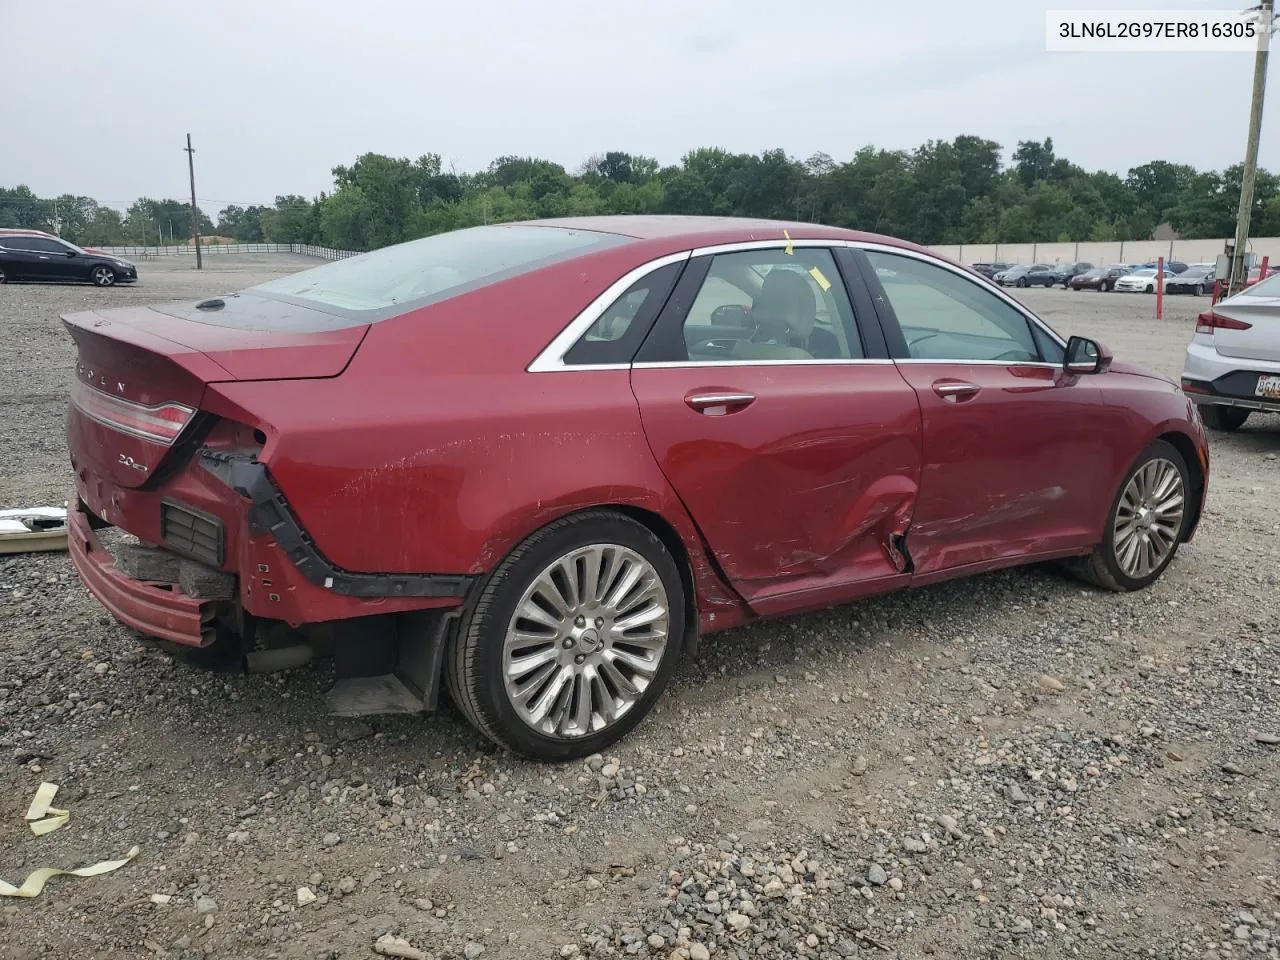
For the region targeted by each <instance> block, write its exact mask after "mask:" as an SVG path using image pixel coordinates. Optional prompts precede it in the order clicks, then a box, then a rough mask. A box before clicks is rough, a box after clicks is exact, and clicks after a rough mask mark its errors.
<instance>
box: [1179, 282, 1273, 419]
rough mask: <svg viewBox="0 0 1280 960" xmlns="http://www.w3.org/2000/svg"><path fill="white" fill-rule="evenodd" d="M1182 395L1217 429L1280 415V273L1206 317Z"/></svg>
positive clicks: (1191, 346) (1190, 356) (1221, 303)
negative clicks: (1259, 415) (1254, 416)
mask: <svg viewBox="0 0 1280 960" xmlns="http://www.w3.org/2000/svg"><path fill="white" fill-rule="evenodd" d="M1182 390H1183V392H1184V393H1186V394H1187V396H1188V397H1190V398H1191V399H1192V400H1194V401H1195V403H1196V405H1197V407H1199V409H1200V416H1201V417H1202V418H1203V420H1204V422H1205V426H1207V427H1210V428H1212V429H1215V430H1236V429H1238V428H1239V427H1240V426H1242V425H1243V424H1244V422H1245V420H1247V419H1248V418H1249V414H1250V413H1252V412H1253V411H1255V410H1263V411H1267V412H1270V413H1280V274H1276V275H1275V276H1271V277H1268V278H1267V279H1266V280H1263V281H1261V282H1260V283H1255V284H1254V285H1253V286H1251V287H1246V288H1245V289H1244V290H1241V291H1240V292H1239V293H1237V294H1236V295H1235V296H1233V297H1227V298H1226V299H1225V300H1221V301H1219V302H1218V303H1217V304H1215V305H1214V306H1213V307H1211V308H1210V309H1208V310H1206V311H1205V312H1204V313H1202V314H1200V316H1199V318H1198V319H1197V320H1196V332H1195V334H1194V335H1193V336H1192V338H1191V343H1190V344H1189V345H1188V346H1187V359H1186V364H1185V366H1184V367H1183V370H1182Z"/></svg>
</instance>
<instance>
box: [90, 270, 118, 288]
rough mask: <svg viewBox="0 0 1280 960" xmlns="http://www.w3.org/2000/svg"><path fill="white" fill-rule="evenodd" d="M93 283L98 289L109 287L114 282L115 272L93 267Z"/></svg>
mask: <svg viewBox="0 0 1280 960" xmlns="http://www.w3.org/2000/svg"><path fill="white" fill-rule="evenodd" d="M93 282H94V283H96V284H97V285H98V286H100V287H109V286H111V285H112V284H113V283H115V282H116V272H115V271H114V270H112V269H111V268H110V267H101V266H99V267H94V268H93Z"/></svg>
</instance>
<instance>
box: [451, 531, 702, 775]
mask: <svg viewBox="0 0 1280 960" xmlns="http://www.w3.org/2000/svg"><path fill="white" fill-rule="evenodd" d="M684 630H685V590H684V582H683V580H682V578H681V575H680V571H679V569H678V568H677V566H676V562H675V560H674V559H673V558H672V556H671V554H670V552H669V551H668V550H667V548H666V547H665V546H664V545H663V543H662V541H661V540H660V539H659V538H658V537H657V536H655V535H654V534H653V532H652V531H650V530H649V529H648V528H647V527H645V526H643V525H641V524H640V523H637V522H636V521H634V520H631V519H630V518H628V517H624V516H622V515H620V514H616V513H613V512H611V511H605V510H592V511H588V512H585V513H581V514H576V515H574V516H571V517H566V518H564V519H561V520H557V521H556V522H554V523H552V524H550V525H548V526H546V527H544V528H543V529H542V530H539V531H537V532H536V533H534V534H532V535H531V536H530V537H529V538H528V539H526V540H525V541H524V542H522V543H521V544H520V545H519V546H517V547H516V548H515V549H514V550H513V551H512V552H511V553H510V554H509V555H508V556H507V558H506V559H505V560H503V561H502V563H501V564H500V565H499V566H498V567H497V569H496V570H494V572H493V573H492V574H490V576H489V577H488V579H487V581H486V582H485V584H484V586H483V588H482V590H481V592H480V594H479V596H478V598H477V599H476V601H475V604H474V606H473V607H472V609H471V610H470V612H469V613H467V614H466V615H465V616H464V617H463V619H462V621H461V622H460V623H459V625H458V631H457V634H456V635H455V637H454V638H453V640H452V641H451V643H450V649H449V653H448V659H447V660H446V663H445V681H446V684H447V686H448V689H449V694H450V696H451V697H452V699H453V701H454V703H455V704H457V705H458V707H459V709H460V710H461V711H462V712H463V714H464V715H465V716H466V717H467V719H468V720H469V721H470V722H471V724H472V725H473V726H474V727H475V728H476V729H477V730H479V731H480V732H481V733H483V734H484V735H485V736H487V737H489V738H490V739H491V740H493V741H495V742H496V743H498V744H500V745H502V746H504V747H506V748H507V749H509V750H511V751H513V752H515V753H517V754H521V755H523V756H526V757H530V758H532V759H536V760H546V761H554V762H563V761H569V760H575V759H580V758H582V757H585V756H589V755H590V754H592V753H598V752H600V751H602V750H604V749H606V748H607V747H609V746H610V745H611V744H613V743H615V742H617V741H618V740H620V739H621V738H622V737H624V736H625V735H626V734H627V733H628V732H630V731H631V729H632V728H634V727H635V726H636V725H637V724H638V723H640V721H641V720H642V719H644V717H645V715H646V714H647V713H648V712H649V710H650V709H651V708H652V707H653V704H654V702H655V701H656V700H657V699H658V697H659V695H660V694H661V693H662V690H663V688H664V687H665V686H666V684H667V682H668V680H669V679H670V676H671V673H672V671H673V670H674V669H675V666H676V663H677V662H678V661H679V659H680V654H681V651H682V647H683V638H684Z"/></svg>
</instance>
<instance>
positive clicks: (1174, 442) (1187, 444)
mask: <svg viewBox="0 0 1280 960" xmlns="http://www.w3.org/2000/svg"><path fill="white" fill-rule="evenodd" d="M1156 439H1158V440H1163V441H1164V442H1165V443H1167V444H1169V445H1170V446H1172V447H1173V448H1174V449H1175V450H1177V451H1178V453H1180V454H1182V459H1183V460H1185V461H1186V464H1187V473H1188V474H1190V476H1191V487H1192V490H1193V491H1194V496H1193V498H1192V501H1191V503H1190V504H1188V506H1189V507H1190V509H1189V510H1188V511H1187V514H1186V522H1185V524H1184V526H1183V530H1184V535H1186V533H1189V532H1190V531H1193V530H1195V528H1196V525H1197V524H1198V523H1199V522H1200V501H1201V495H1202V494H1203V492H1204V466H1203V464H1201V463H1200V455H1199V454H1198V453H1197V452H1196V445H1195V443H1194V442H1193V441H1192V439H1191V438H1190V437H1188V436H1187V435H1186V434H1185V433H1180V432H1178V431H1177V430H1174V431H1171V432H1169V433H1162V434H1160V436H1159V437H1157V438H1156Z"/></svg>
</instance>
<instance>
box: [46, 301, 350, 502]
mask: <svg viewBox="0 0 1280 960" xmlns="http://www.w3.org/2000/svg"><path fill="white" fill-rule="evenodd" d="M62 321H63V323H64V325H65V326H66V328H67V331H68V332H69V333H70V335H71V338H72V340H73V341H74V342H75V345H76V367H75V378H74V382H73V384H72V390H71V406H70V410H69V412H68V421H67V443H68V447H69V448H70V452H71V460H72V466H73V467H74V469H75V470H76V471H77V473H78V474H80V475H81V476H82V477H83V478H87V476H88V473H87V471H88V470H90V469H91V470H92V472H93V473H94V474H95V475H96V476H98V477H99V478H102V479H109V480H110V481H112V482H114V483H116V484H118V485H120V486H124V487H139V486H142V485H143V484H144V483H146V482H147V480H148V479H149V478H150V477H152V476H154V475H155V473H156V471H157V470H158V469H159V468H160V467H161V465H162V464H163V463H164V462H165V461H166V459H167V458H169V457H170V456H171V454H172V453H174V452H175V450H176V449H177V448H178V447H180V446H181V445H182V436H183V434H184V432H189V429H191V428H194V425H195V423H196V421H197V419H198V417H199V411H200V402H201V399H202V397H203V396H204V390H205V386H206V385H207V384H211V383H220V382H223V383H225V382H227V381H234V380H285V379H288V380H297V379H313V378H325V377H335V376H337V375H338V374H340V373H341V372H342V371H343V370H344V369H346V366H347V364H348V363H349V362H350V360H351V358H352V357H353V356H354V355H355V352H356V349H357V348H358V347H359V346H360V342H361V340H363V338H364V335H365V333H366V332H367V331H368V328H369V325H368V324H351V323H350V321H346V320H344V319H342V318H338V317H334V316H332V315H329V314H324V313H321V312H319V311H316V310H311V309H309V308H306V307H299V306H295V305H292V304H286V303H281V302H279V301H275V300H270V299H268V298H264V297H256V296H248V295H244V294H238V295H235V296H228V297H224V298H216V299H215V300H214V301H201V302H200V303H196V302H191V303H180V304H159V305H155V306H150V307H125V308H121V309H116V310H104V311H100V312H92V311H86V312H80V313H69V314H65V315H64V316H63V317H62ZM339 324H347V325H343V326H339Z"/></svg>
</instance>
